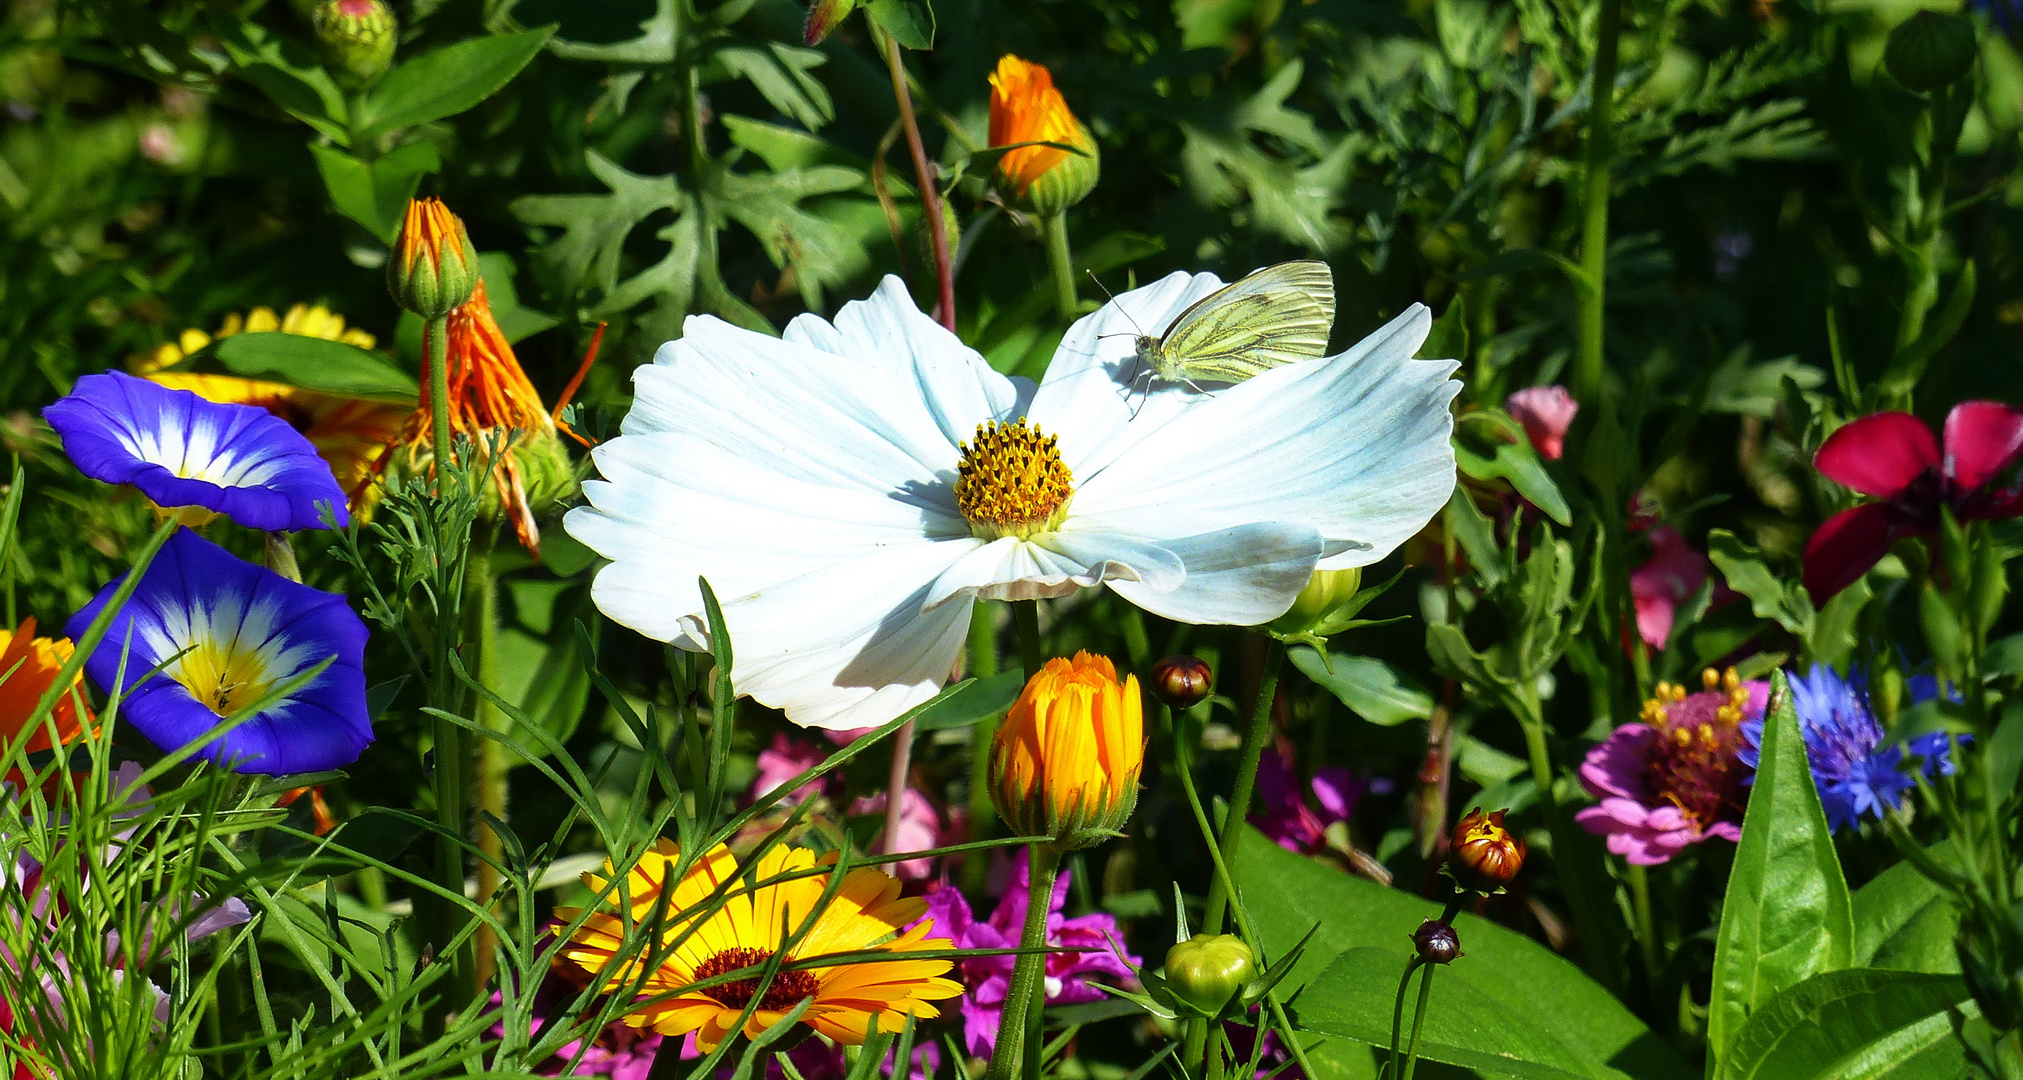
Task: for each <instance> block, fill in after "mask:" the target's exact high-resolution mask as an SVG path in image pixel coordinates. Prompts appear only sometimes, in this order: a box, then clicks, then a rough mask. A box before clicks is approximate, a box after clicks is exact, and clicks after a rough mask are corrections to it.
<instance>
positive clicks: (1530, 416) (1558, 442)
mask: <svg viewBox="0 0 2023 1080" xmlns="http://www.w3.org/2000/svg"><path fill="white" fill-rule="evenodd" d="M1503 410H1504V411H1505V412H1507V413H1509V414H1510V415H1511V417H1512V418H1514V419H1515V420H1516V421H1517V422H1518V423H1520V424H1523V425H1524V433H1525V435H1527V436H1529V437H1530V439H1531V445H1532V446H1533V447H1534V448H1536V449H1537V450H1538V454H1539V456H1540V457H1543V458H1544V459H1546V460H1547V461H1558V460H1559V457H1560V455H1561V454H1563V453H1565V452H1566V430H1567V429H1568V428H1570V427H1572V426H1573V418H1574V414H1575V413H1578V412H1580V402H1578V401H1575V400H1574V399H1573V395H1572V394H1569V393H1567V392H1566V387H1564V386H1528V387H1525V388H1524V389H1522V390H1519V391H1518V392H1516V393H1514V394H1512V395H1510V396H1509V397H1507V398H1505V399H1504V401H1503Z"/></svg>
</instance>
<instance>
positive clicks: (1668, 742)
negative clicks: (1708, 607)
mask: <svg viewBox="0 0 2023 1080" xmlns="http://www.w3.org/2000/svg"><path fill="white" fill-rule="evenodd" d="M1701 685H1702V686H1705V687H1706V688H1707V689H1706V690H1704V691H1702V692H1700V693H1697V694H1688V693H1686V691H1685V688H1684V687H1682V686H1679V685H1677V684H1675V683H1659V684H1658V686H1657V687H1656V689H1655V692H1654V694H1653V696H1652V698H1651V699H1650V700H1649V701H1646V702H1645V703H1644V710H1643V719H1644V721H1645V722H1646V723H1649V724H1651V725H1652V726H1654V727H1656V728H1657V729H1658V731H1659V738H1657V739H1655V740H1653V741H1652V743H1651V748H1650V753H1649V756H1648V757H1647V758H1646V759H1645V763H1644V780H1645V783H1647V784H1648V785H1649V786H1650V789H1651V791H1652V792H1653V793H1655V794H1656V795H1657V796H1658V797H1659V798H1662V799H1664V800H1665V801H1667V802H1670V803H1671V804H1672V805H1674V806H1676V807H1678V808H1679V809H1680V810H1681V811H1683V812H1684V813H1685V814H1686V816H1687V817H1689V818H1691V819H1692V820H1693V821H1694V823H1695V824H1696V825H1698V826H1699V827H1701V828H1705V827H1707V826H1708V825H1711V824H1713V823H1714V822H1716V821H1739V820H1741V814H1742V802H1743V790H1742V779H1743V775H1744V769H1743V766H1742V764H1741V762H1740V760H1739V759H1738V758H1737V757H1736V755H1735V750H1736V745H1737V743H1738V742H1739V741H1740V727H1741V723H1742V720H1743V717H1744V716H1745V714H1746V713H1747V712H1748V708H1749V691H1748V689H1747V688H1746V687H1744V686H1743V685H1742V683H1741V680H1740V679H1739V678H1737V676H1736V674H1735V672H1734V669H1732V668H1731V669H1729V670H1728V671H1727V672H1725V673H1722V672H1716V671H1714V670H1713V669H1711V668H1709V669H1708V670H1707V671H1705V672H1703V673H1702V674H1701Z"/></svg>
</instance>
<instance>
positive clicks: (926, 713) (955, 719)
mask: <svg viewBox="0 0 2023 1080" xmlns="http://www.w3.org/2000/svg"><path fill="white" fill-rule="evenodd" d="M1025 685H1026V680H1025V675H1024V673H1022V672H1018V671H1002V672H999V673H998V674H996V675H992V676H990V677H988V678H983V679H966V680H964V681H962V682H960V683H957V684H956V685H954V686H952V687H949V688H948V690H946V691H944V692H943V693H942V695H941V696H940V697H937V698H935V699H934V702H933V704H931V705H929V706H928V707H927V708H926V709H924V710H922V711H921V713H920V715H919V716H917V717H915V718H914V727H915V729H916V730H919V731H935V730H938V729H941V728H957V727H968V726H969V725H971V724H974V723H976V722H977V721H979V720H982V719H984V718H986V717H991V716H996V715H998V714H999V713H1002V712H1004V711H1006V710H1008V709H1010V708H1011V707H1012V704H1013V703H1014V702H1016V701H1018V699H1019V691H1021V690H1023V689H1025Z"/></svg>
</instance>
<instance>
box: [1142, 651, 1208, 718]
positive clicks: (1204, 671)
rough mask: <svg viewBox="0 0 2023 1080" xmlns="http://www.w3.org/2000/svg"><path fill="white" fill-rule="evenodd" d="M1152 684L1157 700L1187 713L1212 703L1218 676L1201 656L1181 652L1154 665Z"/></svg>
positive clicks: (1153, 693)
mask: <svg viewBox="0 0 2023 1080" xmlns="http://www.w3.org/2000/svg"><path fill="white" fill-rule="evenodd" d="M1151 685H1152V696H1153V697H1156V698H1158V699H1159V700H1160V701H1162V702H1165V703H1166V705H1167V707H1169V708H1172V709H1175V710H1179V711H1183V712H1184V711H1186V710H1188V709H1191V708H1193V707H1195V706H1196V705H1199V704H1201V703H1202V702H1203V701H1206V700H1208V694H1209V691H1210V690H1211V689H1213V688H1214V685H1215V673H1214V672H1212V671H1210V670H1208V665H1207V664H1206V663H1204V662H1203V661H1202V659H1201V658H1200V657H1198V656H1189V655H1187V654H1186V653H1180V654H1178V655H1175V656H1169V657H1167V658H1166V659H1164V660H1161V661H1159V662H1158V663H1156V664H1153V665H1152V682H1151Z"/></svg>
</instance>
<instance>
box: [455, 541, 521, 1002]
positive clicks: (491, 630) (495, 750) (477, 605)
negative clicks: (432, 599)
mask: <svg viewBox="0 0 2023 1080" xmlns="http://www.w3.org/2000/svg"><path fill="white" fill-rule="evenodd" d="M464 573H465V577H464V580H465V581H466V582H467V583H468V587H469V592H470V601H471V605H472V610H471V615H470V619H471V622H472V623H473V624H474V625H473V626H472V627H471V630H472V633H471V638H472V640H473V641H475V642H476V643H477V653H478V655H477V675H478V681H479V682H481V683H483V684H485V685H486V686H490V687H495V688H496V687H498V686H499V685H500V682H501V679H500V671H499V590H498V579H497V578H496V577H495V576H494V574H493V572H492V544H491V542H490V541H489V540H477V541H474V542H473V543H472V544H471V549H470V562H469V564H468V566H467V567H466V569H465V571H464ZM473 704H474V705H475V708H476V713H477V716H476V717H475V719H476V720H477V722H478V723H480V724H482V725H484V726H485V727H487V728H490V729H491V730H494V731H503V730H504V729H505V726H506V718H505V715H504V714H503V713H501V712H500V711H499V709H498V707H497V706H495V705H493V704H492V703H491V701H490V700H489V699H486V698H484V697H479V698H478V699H477V700H476V701H475V702H474V703H473ZM477 744H478V745H477V747H476V753H475V755H474V758H475V762H474V763H475V765H476V769H477V777H476V781H477V782H476V793H477V809H479V810H481V811H483V812H485V813H488V814H490V815H491V816H493V817H495V818H497V819H498V820H500V821H502V822H503V821H505V820H506V771H507V769H508V768H510V762H508V761H507V760H506V747H505V745H504V744H502V743H500V742H499V741H498V740H496V739H487V738H479V739H478V740H477ZM478 850H479V851H480V852H483V853H484V854H485V855H486V856H488V857H489V858H486V859H480V860H478V866H477V871H478V902H479V903H481V904H490V903H491V902H492V896H493V895H494V894H495V893H497V892H498V891H499V871H498V868H497V867H495V866H494V865H493V864H492V860H494V859H499V858H501V857H502V855H503V854H504V850H505V849H504V846H503V844H502V842H501V841H500V839H499V834H498V832H496V831H495V830H494V829H493V827H492V826H491V825H490V824H489V823H486V824H483V825H482V826H481V827H480V828H479V829H478ZM498 943H499V942H498V936H497V935H496V934H495V933H493V931H492V928H491V927H490V926H489V925H485V924H480V925H479V926H478V930H477V933H476V934H475V935H474V936H473V945H472V953H473V956H474V964H473V967H472V972H473V978H474V980H475V981H476V983H477V985H479V986H484V985H486V984H488V983H489V982H491V979H492V975H493V974H494V966H495V965H494V959H493V955H492V951H493V950H494V949H496V948H497V947H498Z"/></svg>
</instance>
